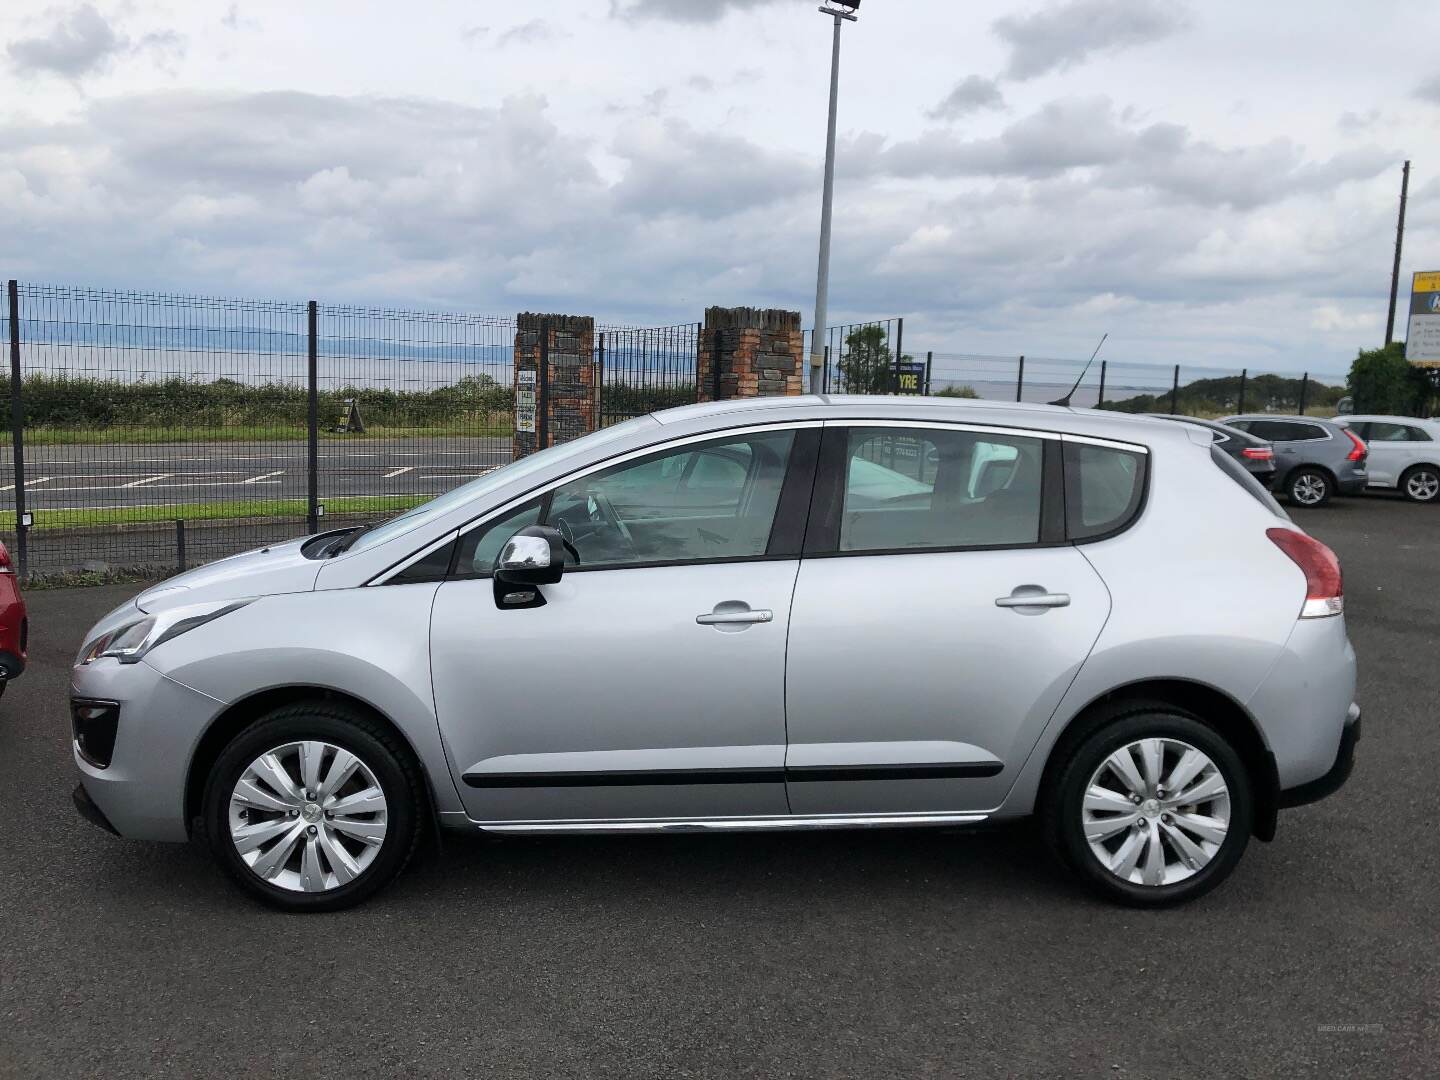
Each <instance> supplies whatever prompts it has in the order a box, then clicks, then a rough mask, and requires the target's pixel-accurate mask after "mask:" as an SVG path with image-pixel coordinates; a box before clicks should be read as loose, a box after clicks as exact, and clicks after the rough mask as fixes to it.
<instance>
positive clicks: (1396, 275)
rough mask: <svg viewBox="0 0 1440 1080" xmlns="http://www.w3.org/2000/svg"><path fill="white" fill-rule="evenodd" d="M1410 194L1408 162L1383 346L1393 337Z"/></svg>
mask: <svg viewBox="0 0 1440 1080" xmlns="http://www.w3.org/2000/svg"><path fill="white" fill-rule="evenodd" d="M1409 192H1410V162H1408V161H1407V162H1405V169H1404V171H1403V172H1401V174H1400V222H1399V224H1397V225H1396V226H1395V268H1394V269H1393V270H1391V271H1390V315H1389V317H1388V318H1386V320H1385V345H1386V347H1387V348H1388V347H1389V345H1390V342H1391V341H1392V340H1393V339H1394V337H1395V298H1396V296H1397V295H1398V293H1399V292H1400V246H1401V244H1403V243H1404V242H1405V197H1406V195H1408V194H1409Z"/></svg>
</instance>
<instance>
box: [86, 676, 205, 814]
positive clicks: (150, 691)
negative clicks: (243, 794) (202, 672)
mask: <svg viewBox="0 0 1440 1080" xmlns="http://www.w3.org/2000/svg"><path fill="white" fill-rule="evenodd" d="M70 692H71V696H72V698H79V699H83V701H85V702H88V703H91V704H94V703H104V704H110V705H113V706H115V707H116V708H117V709H118V722H117V723H116V726H115V734H114V743H113V747H112V748H111V749H110V753H109V754H101V755H99V757H100V760H99V761H97V760H95V758H93V757H91V756H87V754H86V753H85V752H83V751H84V750H85V749H86V748H85V747H82V746H80V745H78V744H76V745H75V746H74V759H75V768H76V769H77V770H78V772H79V773H80V782H81V784H82V785H83V787H84V789H85V793H86V798H87V801H88V802H90V803H93V804H94V806H95V808H96V810H97V812H98V813H99V814H100V815H101V816H102V817H103V818H104V820H105V822H106V823H108V825H109V826H110V828H111V830H112V831H114V832H116V833H118V834H119V835H120V836H123V837H125V838H126V839H128V840H179V841H183V840H185V839H187V838H188V836H189V829H188V822H187V821H186V816H185V782H186V777H187V773H188V771H189V767H190V761H191V758H192V756H193V755H194V752H195V747H196V745H197V744H198V742H199V740H200V735H201V733H202V732H203V731H204V730H205V727H206V726H207V725H208V723H209V722H210V720H211V719H212V718H213V717H214V716H215V715H216V713H217V712H219V711H220V710H221V709H222V708H223V707H224V706H223V705H222V704H221V703H220V702H218V701H216V700H215V699H213V698H211V697H208V696H207V695H205V694H202V693H200V692H198V691H196V690H192V689H190V688H189V687H187V686H184V685H182V684H180V683H178V682H175V681H174V680H172V679H168V678H166V677H165V676H164V675H162V674H161V673H160V672H159V671H157V670H155V669H154V668H153V667H151V666H150V665H149V664H147V663H145V662H144V661H143V660H142V661H141V662H140V663H138V664H121V663H120V662H119V661H117V660H113V659H108V658H105V659H100V660H96V661H95V662H94V663H91V664H88V665H85V666H83V667H76V668H74V669H72V672H71V688H70ZM91 750H92V753H93V748H91ZM101 761H103V762H104V763H103V764H101ZM82 813H84V811H83V810H82ZM86 816H87V817H88V815H86ZM90 820H94V819H93V818H92V819H90Z"/></svg>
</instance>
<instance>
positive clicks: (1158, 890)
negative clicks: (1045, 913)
mask: <svg viewBox="0 0 1440 1080" xmlns="http://www.w3.org/2000/svg"><path fill="white" fill-rule="evenodd" d="M1252 805H1253V804H1252V799H1251V792H1250V783H1249V778H1248V776H1247V774H1246V771H1245V767H1244V765H1243V764H1242V763H1241V761H1240V759H1239V757H1238V755H1236V753H1235V751H1234V750H1233V749H1232V748H1231V747H1230V745H1229V744H1228V743H1227V742H1226V741H1225V740H1224V739H1223V738H1222V737H1221V736H1220V735H1219V733H1217V732H1216V731H1215V730H1214V729H1213V728H1211V727H1209V726H1208V725H1206V724H1204V723H1202V722H1201V721H1199V720H1198V719H1196V718H1195V717H1193V716H1190V715H1188V714H1186V713H1183V712H1180V711H1179V710H1172V709H1171V708H1169V707H1167V706H1147V707H1143V708H1141V709H1140V710H1139V711H1134V712H1130V713H1127V714H1125V715H1123V716H1121V717H1119V718H1118V719H1116V720H1114V721H1113V722H1111V723H1107V724H1104V725H1103V726H1101V727H1100V728H1098V729H1097V730H1095V731H1092V732H1091V733H1089V734H1088V735H1087V736H1085V737H1084V738H1083V739H1082V740H1081V741H1080V742H1079V744H1078V745H1076V746H1075V747H1074V748H1073V750H1071V751H1070V753H1069V756H1068V757H1067V759H1066V760H1065V763H1064V765H1063V766H1062V768H1061V769H1060V771H1059V773H1058V776H1057V783H1056V785H1055V787H1054V788H1053V789H1052V791H1051V792H1050V794H1049V798H1048V800H1047V803H1046V805H1045V807H1044V811H1043V812H1044V824H1045V828H1046V831H1047V833H1048V834H1049V838H1050V842H1051V844H1052V845H1053V846H1054V847H1055V848H1056V849H1057V850H1058V851H1059V853H1060V855H1061V856H1062V858H1063V860H1064V861H1065V862H1066V863H1067V864H1068V865H1069V866H1070V867H1071V868H1072V869H1074V870H1075V871H1076V872H1077V873H1078V874H1079V875H1080V876H1081V878H1083V879H1084V880H1085V882H1086V883H1087V884H1088V885H1089V886H1090V887H1091V888H1093V889H1095V890H1096V891H1097V892H1099V893H1100V894H1101V895H1103V896H1106V897H1108V898H1110V899H1112V900H1117V901H1119V902H1121V903H1125V904H1131V905H1135V906H1144V907H1151V906H1160V905H1165V904H1176V903H1181V902H1183V901H1186V900H1193V899H1195V898H1196V897H1198V896H1201V895H1203V894H1204V893H1207V892H1209V891H1210V890H1211V889H1213V888H1215V886H1217V885H1219V884H1220V883H1221V882H1222V881H1223V880H1225V878H1226V877H1228V876H1229V874H1230V872H1231V871H1232V870H1233V869H1234V868H1235V865H1236V863H1238V862H1239V861H1240V856H1241V855H1242V854H1243V853H1244V851H1245V847H1246V844H1247V843H1248V841H1249V837H1250V824H1251V814H1252Z"/></svg>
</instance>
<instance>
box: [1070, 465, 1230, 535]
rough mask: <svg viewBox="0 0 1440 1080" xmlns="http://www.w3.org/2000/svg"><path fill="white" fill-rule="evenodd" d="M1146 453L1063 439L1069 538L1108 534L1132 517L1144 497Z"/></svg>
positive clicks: (1146, 470)
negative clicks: (1064, 441)
mask: <svg viewBox="0 0 1440 1080" xmlns="http://www.w3.org/2000/svg"><path fill="white" fill-rule="evenodd" d="M1218 452H1219V451H1217V450H1215V449H1213V448H1212V449H1211V453H1218ZM1148 457H1149V455H1147V454H1143V453H1140V452H1138V451H1133V450H1122V449H1120V448H1119V447H1112V446H1094V445H1091V444H1089V443H1080V442H1070V441H1067V442H1066V443H1065V526H1066V535H1068V536H1069V538H1070V539H1071V540H1097V539H1100V538H1101V537H1105V536H1110V535H1113V534H1114V533H1117V532H1119V531H1121V530H1122V529H1124V528H1126V527H1127V526H1128V525H1129V524H1130V523H1131V522H1132V521H1134V520H1135V517H1136V515H1137V514H1139V513H1140V506H1141V504H1142V503H1143V502H1144V501H1145V483H1146V479H1147V474H1148V465H1149V461H1148Z"/></svg>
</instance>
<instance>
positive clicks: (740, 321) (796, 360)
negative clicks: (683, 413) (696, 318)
mask: <svg viewBox="0 0 1440 1080" xmlns="http://www.w3.org/2000/svg"><path fill="white" fill-rule="evenodd" d="M804 349H805V335H804V332H803V331H802V330H801V329H800V313H799V312H798V311H781V310H779V309H778V308H764V309H760V308H748V307H736V308H724V307H711V308H706V309H705V326H704V328H703V329H702V330H701V331H700V349H699V359H698V362H697V365H696V374H697V378H698V385H697V387H696V390H697V394H696V398H697V400H699V401H723V400H725V399H727V398H737V397H768V396H772V395H781V394H803V393H804V392H805V357H804Z"/></svg>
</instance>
